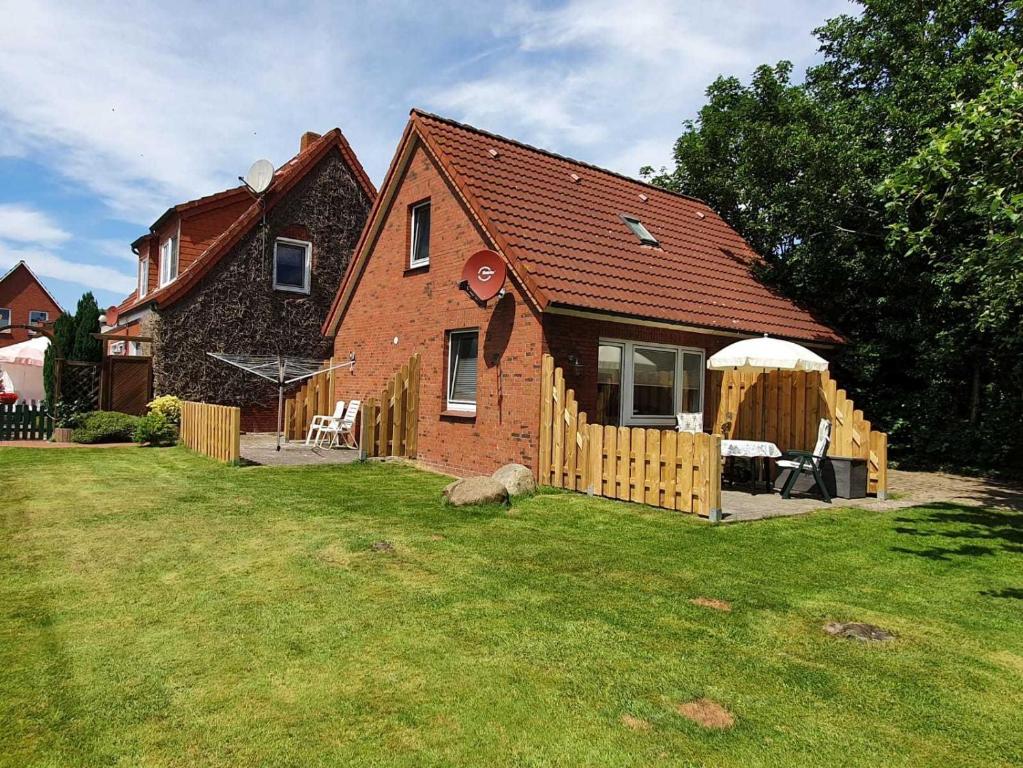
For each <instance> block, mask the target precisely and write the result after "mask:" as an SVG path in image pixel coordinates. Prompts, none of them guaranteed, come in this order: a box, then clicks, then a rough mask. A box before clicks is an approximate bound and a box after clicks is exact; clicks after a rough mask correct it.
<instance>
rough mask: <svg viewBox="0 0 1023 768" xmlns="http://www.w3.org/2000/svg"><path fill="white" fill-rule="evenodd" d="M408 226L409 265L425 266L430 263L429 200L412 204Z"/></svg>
mask: <svg viewBox="0 0 1023 768" xmlns="http://www.w3.org/2000/svg"><path fill="white" fill-rule="evenodd" d="M410 226H411V227H412V230H411V235H412V236H411V237H410V238H409V242H410V243H411V250H410V252H409V261H408V264H409V267H410V268H412V267H425V266H426V265H427V264H429V263H430V201H429V200H427V201H426V202H424V203H417V204H416V205H413V206H412V210H411V221H410Z"/></svg>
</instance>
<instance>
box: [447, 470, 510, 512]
mask: <svg viewBox="0 0 1023 768" xmlns="http://www.w3.org/2000/svg"><path fill="white" fill-rule="evenodd" d="M444 500H445V501H446V502H447V503H448V504H450V505H452V506H454V507H465V506H468V505H470V504H507V503H508V489H507V488H505V487H504V486H503V485H502V484H501V483H499V482H498V481H497V480H495V479H494V478H492V477H467V478H465V479H463V480H455V482H453V483H451V484H450V485H448V487H447V488H445V489H444Z"/></svg>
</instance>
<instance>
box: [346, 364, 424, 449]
mask: <svg viewBox="0 0 1023 768" xmlns="http://www.w3.org/2000/svg"><path fill="white" fill-rule="evenodd" d="M418 426H419V353H416V354H414V355H412V357H410V358H409V360H408V362H407V363H405V364H404V365H402V366H401V370H399V371H398V372H397V373H396V374H394V376H392V377H391V378H390V379H389V380H388V382H387V384H386V385H385V386H384V388H383V390H382V391H381V392H380V396H379V397H370V398H367V399H366V401H365V402H363V404H362V428H361V437H360V439H359V447H360V449H361V450H362V455H363V456H404V457H405V458H409V459H414V458H415V457H416V450H417V440H418V438H417V435H416V433H417V429H418Z"/></svg>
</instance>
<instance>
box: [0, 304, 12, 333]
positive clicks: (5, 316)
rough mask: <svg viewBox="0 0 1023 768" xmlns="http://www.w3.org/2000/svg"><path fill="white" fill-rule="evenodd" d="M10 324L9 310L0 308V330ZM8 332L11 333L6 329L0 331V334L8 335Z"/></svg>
mask: <svg viewBox="0 0 1023 768" xmlns="http://www.w3.org/2000/svg"><path fill="white" fill-rule="evenodd" d="M10 324H11V310H10V309H8V308H7V307H0V328H3V327H4V326H5V325H10ZM10 332H11V329H10V328H7V329H5V330H3V331H0V333H10Z"/></svg>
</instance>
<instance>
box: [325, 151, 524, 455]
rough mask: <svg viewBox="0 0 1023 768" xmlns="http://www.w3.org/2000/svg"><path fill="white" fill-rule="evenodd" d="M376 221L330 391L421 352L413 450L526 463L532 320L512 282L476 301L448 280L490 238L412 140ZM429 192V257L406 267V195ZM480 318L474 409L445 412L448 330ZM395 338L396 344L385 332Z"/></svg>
mask: <svg viewBox="0 0 1023 768" xmlns="http://www.w3.org/2000/svg"><path fill="white" fill-rule="evenodd" d="M399 184H400V188H399V190H398V192H397V194H396V197H395V199H394V201H393V202H392V204H391V206H390V208H389V209H388V211H387V212H386V214H385V215H386V222H385V224H384V226H383V229H382V231H381V233H380V236H379V238H378V240H377V242H376V244H375V246H374V247H373V250H372V251H371V253H370V254H369V260H368V262H367V265H366V268H365V271H364V272H363V274H362V278H361V280H360V283H359V284H358V286H357V288H356V291H355V292H354V296H353V298H352V301H351V303H350V305H349V307H348V309H347V311H346V312H345V314H344V316H343V317H342V319H341V324H340V328H339V330H338V334H337V337H336V339H335V344H334V355H335V357H347V355H348V354H349V353H350V352H353V351H354V352H355V354H356V364H355V370H354V372H353V373H348V372H345V371H341V372H339V373H338V376H337V397H338V398H340V399H344V400H351V399H353V398H356V397H358V398H360V399H365V398H366V397H368V396H371V395H377V394H378V393H379V390H380V387H381V386H382V385H383V384H384V382H385V381H386V380H387V379H388V377H390V376H391V375H393V374H394V372H395V371H396V370H398V368H400V366H401V364H402V363H403V362H405V361H406V360H408V358H409V357H410V356H411V355H412V353H413V352H419V353H420V354H421V355H422V369H421V384H420V386H421V392H420V395H421V402H420V417H419V460H420V461H421V462H423V463H424V464H427V465H429V466H432V467H435V468H437V469H441V470H443V471H447V472H450V473H452V474H456V475H468V474H477V473H482V472H487V473H489V472H492V471H493V470H494V469H496V468H497V467H499V466H501V465H502V464H506V463H508V462H512V461H515V462H519V463H522V464H525V465H526V466H528V467H530V468H532V469H534V471H535V469H536V466H535V464H536V431H537V428H538V419H539V374H540V358H541V352H542V350H541V327H540V322H539V318H538V315H537V314H536V313H535V311H534V309H533V307H532V305H531V304H529V300H528V299H527V298H526V297H525V296H524V295H523V294H522V292H521V291H520V290H519V288H518V286H517V285H514V284H513V283H512V281H511V280H509V281H508V282H507V283H506V284H505V287H506V288H508V293H507V294H506V296H505V297H504V298H503V299H501V301H499V302H494V301H491V302H490V305H489V307H487V308H486V309H483V308H480V307H478V306H477V305H476V304H475V303H474V302H473V301H472V299H470V298H469V297H468V296H467V295H466V294H465V293H464V292H462V291H460V290H459V289H458V287H457V284H458V280H459V277H460V275H461V270H462V266H463V264H464V263H465V260H466V258H468V257H469V256H470V255H471V254H473V253H474V252H475V251H477V250H479V249H481V248H486V247H488V246H489V243H487V242H486V241H485V240H484V237H483V235H482V233H481V232H480V231H479V230H478V229H477V228H476V226H475V225H474V223H473V221H472V220H471V219H470V218H469V216H468V215H467V213H466V211H465V209H464V208H463V206H462V204H461V203H460V201H459V200H458V199H457V198H456V197H455V196H454V195H453V194H452V192H451V189H450V188H449V187H448V186H447V184H446V183H445V181H444V179H443V177H442V176H441V175H440V173H439V172H438V170H437V168H436V167H435V166H434V164H433V162H432V161H431V160H430V158H429V156H428V155H427V154H425V153H424V152H423V151H422V149H417V150H416V151H415V153H414V155H413V157H412V158H411V160H410V163H409V167H408V170H407V172H406V173H405V175H404V177H403V178H402V179H401V180H400V181H399ZM427 198H429V199H430V202H431V232H430V264H429V267H427V268H423V269H416V270H409V269H408V262H409V206H410V205H412V204H413V203H418V202H422V201H423V200H425V199H427ZM461 328H479V330H480V344H479V348H480V353H479V358H478V360H477V367H478V372H479V379H478V385H477V408H476V415H475V416H474V417H471V418H466V417H464V416H457V415H449V414H447V413H446V410H445V405H446V392H445V386H446V378H447V376H446V366H447V332H448V331H450V330H457V329H461ZM395 340H397V343H395Z"/></svg>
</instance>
